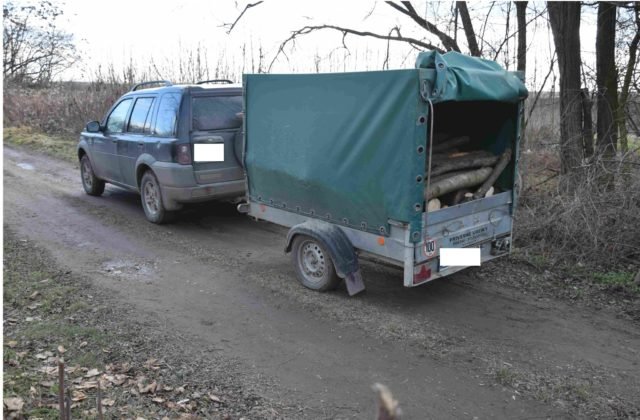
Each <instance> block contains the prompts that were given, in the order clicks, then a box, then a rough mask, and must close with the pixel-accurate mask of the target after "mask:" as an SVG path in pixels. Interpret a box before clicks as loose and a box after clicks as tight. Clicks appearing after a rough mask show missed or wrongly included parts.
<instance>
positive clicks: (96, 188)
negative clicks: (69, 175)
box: [80, 155, 104, 196]
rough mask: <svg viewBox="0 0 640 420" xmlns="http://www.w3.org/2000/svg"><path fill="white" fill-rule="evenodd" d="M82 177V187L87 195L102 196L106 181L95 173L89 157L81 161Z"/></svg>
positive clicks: (85, 156) (83, 157) (84, 157)
mask: <svg viewBox="0 0 640 420" xmlns="http://www.w3.org/2000/svg"><path fill="white" fill-rule="evenodd" d="M80 176H81V178H82V187H83V188H84V191H85V192H86V193H87V194H89V195H95V196H98V195H102V193H103V192H104V181H103V180H101V179H99V178H98V177H96V175H95V174H94V173H93V166H91V161H90V160H89V156H87V155H84V156H82V159H80Z"/></svg>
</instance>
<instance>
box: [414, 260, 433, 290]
mask: <svg viewBox="0 0 640 420" xmlns="http://www.w3.org/2000/svg"><path fill="white" fill-rule="evenodd" d="M430 278H431V267H429V266H428V264H422V265H418V266H416V267H413V285H414V286H415V285H417V284H420V283H424V282H425V281H427V280H429V279H430Z"/></svg>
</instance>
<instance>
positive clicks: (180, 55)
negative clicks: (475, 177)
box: [54, 0, 595, 87]
mask: <svg viewBox="0 0 640 420" xmlns="http://www.w3.org/2000/svg"><path fill="white" fill-rule="evenodd" d="M255 1H256V0H250V2H255ZM54 3H56V4H57V5H58V6H59V7H60V8H61V9H62V10H63V11H64V16H63V19H62V21H61V24H62V26H63V28H64V29H65V30H67V31H69V32H71V33H73V34H74V36H75V39H76V41H77V43H78V46H79V49H80V52H81V55H82V57H83V60H82V63H81V65H79V66H76V68H75V69H73V70H71V71H68V72H66V73H64V74H63V76H62V77H63V78H66V79H75V80H78V79H83V80H89V79H91V78H92V75H93V74H94V72H95V69H96V68H97V66H98V65H101V66H103V67H106V66H108V65H110V64H112V65H113V66H114V67H115V68H116V69H118V68H121V67H122V66H123V65H124V64H125V63H128V62H133V64H134V65H135V66H139V67H141V68H143V67H147V66H148V65H149V63H150V61H151V60H153V62H154V64H156V68H158V69H159V73H161V74H160V75H161V76H164V77H169V76H170V75H171V73H174V74H175V69H176V68H177V67H178V65H179V62H180V61H181V59H182V60H184V59H186V57H187V55H188V53H189V52H193V51H195V50H196V48H200V49H201V51H206V56H207V61H208V62H209V67H210V69H211V70H213V69H214V68H215V67H216V66H219V67H221V68H224V69H226V72H227V73H231V74H228V76H230V77H234V78H236V79H238V80H239V78H240V75H241V73H242V72H255V71H257V70H258V61H259V58H258V56H259V55H260V51H262V55H263V59H262V62H263V65H262V68H263V69H264V68H265V67H267V66H268V65H269V63H271V61H272V60H273V58H274V56H275V54H276V52H277V50H278V47H279V45H280V44H281V43H282V41H283V40H285V39H286V38H287V37H288V36H289V35H290V33H291V31H293V30H296V29H299V28H301V27H303V26H305V25H320V24H331V25H338V26H345V27H349V28H353V29H358V30H366V31H372V32H376V33H382V34H386V33H388V31H389V30H390V29H391V28H393V27H394V26H398V27H400V29H401V31H402V34H403V35H404V36H413V37H417V38H422V37H423V36H424V35H425V32H424V30H423V29H422V28H420V27H419V26H418V25H416V24H415V23H413V22H412V21H411V20H410V19H408V18H406V17H404V16H403V15H401V14H400V13H398V12H396V11H394V10H393V9H392V8H391V7H389V6H388V5H386V4H385V3H384V2H383V1H345V0H340V1H336V0H324V1H308V2H302V1H286V0H266V1H265V2H264V3H262V4H260V5H259V6H257V7H254V8H251V9H249V10H248V11H247V12H246V13H245V15H244V16H243V17H242V19H241V20H240V21H239V22H238V24H237V26H236V27H235V28H234V29H233V31H232V32H231V33H230V34H228V33H227V28H226V27H224V24H225V23H231V22H233V21H234V20H235V19H236V17H237V16H238V15H239V13H240V12H241V11H242V9H244V6H245V5H246V4H247V3H248V2H246V1H231V0H220V1H212V0H207V1H205V0H189V1H186V0H183V1H171V2H169V1H148V0H135V1H132V0H128V1H125V0H110V1H109V2H98V1H94V0H65V1H64V2H62V1H54ZM492 3H493V2H482V1H474V2H469V7H470V8H471V12H472V18H474V22H473V23H474V28H475V29H476V31H477V32H479V31H480V29H481V28H482V27H483V25H484V19H485V16H486V14H487V12H489V11H491V14H490V17H489V19H488V22H489V24H488V25H486V30H485V31H486V32H485V34H484V35H485V38H486V39H489V40H491V39H498V38H500V37H503V36H504V33H505V30H506V26H505V23H506V19H505V15H506V14H505V8H506V6H505V5H504V4H503V3H497V4H495V5H494V6H493V7H492V6H491V5H492ZM413 4H414V6H415V7H416V10H418V11H419V12H420V13H422V14H423V15H426V16H427V18H428V19H434V17H435V16H438V17H439V18H440V19H449V17H450V16H451V3H450V2H419V1H414V2H413ZM513 9H515V7H512V15H511V21H510V29H509V33H511V32H514V31H515V29H516V28H515V10H513ZM543 9H544V3H542V2H538V3H536V2H529V8H528V18H531V17H533V16H535V15H536V13H538V12H540V11H542V10H543ZM546 25H547V24H546V21H545V20H544V19H539V20H538V23H537V26H536V27H533V26H530V27H529V32H528V41H529V49H528V54H527V60H528V65H529V70H528V78H529V84H530V85H533V86H534V87H535V86H538V85H540V84H541V82H542V80H543V78H544V76H545V75H546V73H547V72H548V70H549V63H550V60H551V55H552V51H553V48H552V40H551V38H550V35H549V31H548V30H547V26H546ZM581 34H582V44H583V45H582V49H583V50H584V51H585V53H586V56H587V61H588V60H590V58H589V57H590V56H592V53H593V50H594V49H595V15H594V14H593V13H583V22H582V24H581ZM458 39H459V42H460V43H461V44H462V45H461V46H462V48H463V52H468V51H466V45H464V44H465V42H464V41H463V39H464V34H463V32H462V30H460V31H459V33H458ZM430 40H431V41H433V42H435V39H434V37H431V39H430ZM345 42H346V44H347V46H348V50H345V49H344V48H341V45H342V35H341V34H339V33H337V32H334V31H330V30H324V31H321V32H317V33H314V34H311V35H306V36H304V37H301V38H299V39H298V41H296V44H295V49H294V50H291V49H287V50H286V53H287V56H286V57H285V56H284V55H280V56H279V59H278V60H277V61H275V62H274V64H273V67H272V68H271V72H281V73H286V72H313V71H316V70H319V71H353V70H358V71H359V70H377V69H381V68H382V67H383V62H384V59H385V56H386V51H387V42H386V41H380V40H374V39H372V38H363V37H357V36H351V35H350V36H348V37H347V38H346V41H345ZM515 42H516V37H513V38H512V40H511V42H510V43H509V44H508V49H509V51H510V56H511V57H513V56H514V52H515V48H516V44H515ZM416 55H417V51H415V50H414V49H412V48H410V47H409V46H407V45H406V44H404V43H398V42H396V43H391V45H390V47H389V62H388V67H389V68H410V67H413V64H414V62H415V57H416ZM498 61H499V62H501V64H503V65H504V64H505V62H504V59H503V58H502V57H501V58H499V60H498ZM510 64H511V67H513V63H510ZM511 69H513V68H511Z"/></svg>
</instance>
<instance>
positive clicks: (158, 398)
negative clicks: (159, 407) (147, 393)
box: [151, 397, 165, 404]
mask: <svg viewBox="0 0 640 420" xmlns="http://www.w3.org/2000/svg"><path fill="white" fill-rule="evenodd" d="M151 401H153V402H154V403H158V404H162V403H163V402H165V399H164V398H160V397H155V398H152V399H151Z"/></svg>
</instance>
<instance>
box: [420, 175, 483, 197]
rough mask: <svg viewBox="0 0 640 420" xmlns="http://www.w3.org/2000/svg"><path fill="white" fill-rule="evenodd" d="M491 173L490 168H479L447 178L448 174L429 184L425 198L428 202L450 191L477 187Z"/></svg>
mask: <svg viewBox="0 0 640 420" xmlns="http://www.w3.org/2000/svg"><path fill="white" fill-rule="evenodd" d="M491 171H492V169H491V168H480V169H475V170H472V171H466V172H462V173H456V174H455V175H453V176H447V175H449V174H446V175H443V176H442V177H439V178H438V179H436V180H435V182H434V181H432V182H431V187H430V188H429V191H425V198H426V199H427V201H428V200H431V199H432V198H436V197H440V196H441V195H443V194H446V193H450V192H451V191H456V190H459V189H461V188H471V187H475V186H478V185H480V184H482V183H483V182H484V181H485V180H486V179H487V178H489V175H491Z"/></svg>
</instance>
